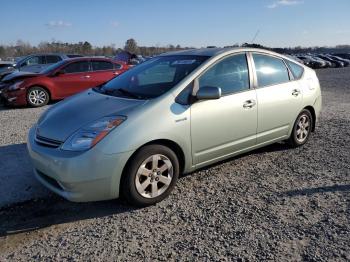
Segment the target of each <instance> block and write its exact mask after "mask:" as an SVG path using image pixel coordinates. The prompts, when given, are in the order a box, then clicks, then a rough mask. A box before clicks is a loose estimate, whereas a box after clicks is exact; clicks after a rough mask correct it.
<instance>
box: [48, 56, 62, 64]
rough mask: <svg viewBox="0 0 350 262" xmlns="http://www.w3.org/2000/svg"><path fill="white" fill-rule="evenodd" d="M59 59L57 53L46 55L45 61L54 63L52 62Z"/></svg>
mask: <svg viewBox="0 0 350 262" xmlns="http://www.w3.org/2000/svg"><path fill="white" fill-rule="evenodd" d="M61 60H62V59H61V57H59V56H57V55H47V56H46V63H47V64H54V63H57V62H59V61H61Z"/></svg>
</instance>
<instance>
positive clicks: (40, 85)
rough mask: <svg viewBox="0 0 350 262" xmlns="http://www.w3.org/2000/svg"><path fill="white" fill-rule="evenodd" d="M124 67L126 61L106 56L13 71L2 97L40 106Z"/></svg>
mask: <svg viewBox="0 0 350 262" xmlns="http://www.w3.org/2000/svg"><path fill="white" fill-rule="evenodd" d="M126 70H128V65H126V64H125V63H123V62H116V61H113V60H111V59H106V58H89V57H80V58H72V59H66V60H63V61H61V62H58V63H56V64H54V65H52V66H50V67H48V68H46V69H45V70H43V71H42V72H40V73H39V74H35V73H25V72H16V73H12V74H11V75H8V76H6V77H5V78H4V79H3V85H5V88H4V89H3V90H2V96H3V98H4V99H5V103H6V104H8V105H15V106H22V105H29V106H32V107H40V106H44V105H46V104H47V103H48V102H49V101H50V100H58V99H63V98H65V97H67V96H71V95H73V94H76V93H78V92H81V91H83V90H85V89H88V88H91V87H95V86H99V85H101V84H103V83H105V82H107V81H109V80H111V79H112V78H113V77H115V76H117V75H119V74H121V73H123V72H124V71H126Z"/></svg>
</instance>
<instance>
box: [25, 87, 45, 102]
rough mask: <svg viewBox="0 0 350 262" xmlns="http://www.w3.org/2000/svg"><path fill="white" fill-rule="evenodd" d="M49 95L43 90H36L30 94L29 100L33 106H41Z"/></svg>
mask: <svg viewBox="0 0 350 262" xmlns="http://www.w3.org/2000/svg"><path fill="white" fill-rule="evenodd" d="M46 96H47V94H46V93H45V92H44V91H43V90H39V89H34V90H31V91H30V92H29V94H28V99H29V101H30V103H32V104H33V105H36V106H39V105H42V104H44V103H45V101H46V99H47V97H46Z"/></svg>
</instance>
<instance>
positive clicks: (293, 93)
mask: <svg viewBox="0 0 350 262" xmlns="http://www.w3.org/2000/svg"><path fill="white" fill-rule="evenodd" d="M292 95H293V96H298V95H300V90H299V89H294V90H293V92H292Z"/></svg>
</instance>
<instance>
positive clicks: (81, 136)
mask: <svg viewBox="0 0 350 262" xmlns="http://www.w3.org/2000/svg"><path fill="white" fill-rule="evenodd" d="M125 119H126V117H125V116H106V117H103V118H101V119H99V120H97V121H94V122H92V123H90V124H88V125H87V126H85V127H83V128H81V129H80V130H78V131H77V132H76V133H74V134H73V135H72V136H71V137H70V138H68V139H67V140H66V142H64V144H63V145H62V147H61V149H62V150H69V151H84V150H88V149H90V148H92V147H93V146H95V145H96V144H97V143H98V142H100V141H101V140H102V139H103V138H104V137H105V136H106V135H108V133H109V132H111V131H112V130H113V129H114V128H116V127H117V126H119V125H120V124H121V123H122V122H123V121H124V120H125Z"/></svg>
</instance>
